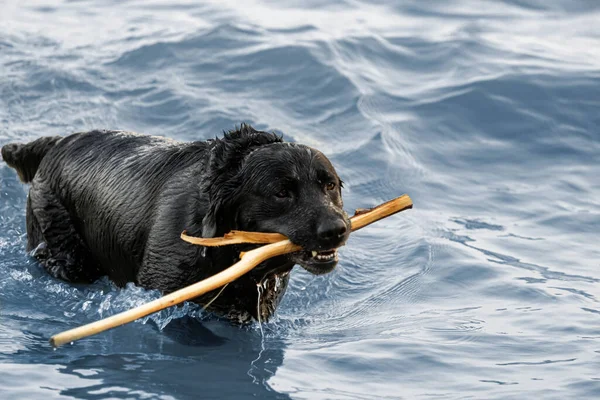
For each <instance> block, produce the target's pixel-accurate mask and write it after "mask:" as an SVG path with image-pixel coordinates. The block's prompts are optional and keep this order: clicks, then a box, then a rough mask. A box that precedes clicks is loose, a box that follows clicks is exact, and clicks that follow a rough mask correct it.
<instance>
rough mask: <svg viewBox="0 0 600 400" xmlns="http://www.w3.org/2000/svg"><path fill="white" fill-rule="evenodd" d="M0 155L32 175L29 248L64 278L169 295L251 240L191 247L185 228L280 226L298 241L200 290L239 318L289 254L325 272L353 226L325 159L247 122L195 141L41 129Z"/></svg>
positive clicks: (279, 275)
mask: <svg viewBox="0 0 600 400" xmlns="http://www.w3.org/2000/svg"><path fill="white" fill-rule="evenodd" d="M2 157H3V158H4V161H5V162H6V163H7V164H8V165H9V166H11V167H13V168H15V169H16V170H17V172H18V174H19V177H20V178H21V180H22V181H23V182H31V188H30V190H29V197H28V199H27V238H28V243H27V247H28V251H31V250H33V255H34V256H35V257H36V258H37V259H38V260H39V261H40V262H41V263H42V264H43V265H44V267H45V268H46V269H47V270H48V272H49V273H50V274H51V275H53V276H55V277H57V278H61V279H64V280H66V281H70V282H92V281H94V280H96V279H98V278H99V277H101V276H103V275H108V276H109V277H110V279H112V280H113V281H114V282H115V283H116V284H117V285H121V286H122V285H124V284H125V283H126V282H135V283H136V284H138V285H140V286H143V287H146V288H155V289H159V290H161V291H162V292H164V293H169V292H172V291H175V290H177V289H179V288H181V287H184V286H187V285H190V284H192V283H194V282H197V281H199V280H201V279H204V278H206V277H208V276H211V275H213V274H215V273H217V272H219V271H221V270H223V269H225V268H227V267H229V266H231V265H232V264H234V263H235V262H236V261H238V259H239V258H238V255H239V253H240V251H243V250H247V249H248V248H250V247H249V246H248V245H243V246H225V247H219V248H215V247H211V248H208V247H200V246H195V245H191V244H188V243H186V242H184V241H182V240H181V239H180V237H179V236H180V234H181V232H182V231H183V230H187V231H188V233H189V234H190V235H194V236H203V237H215V236H222V235H223V234H225V233H227V232H229V231H230V230H232V229H239V230H247V231H259V232H277V233H281V234H283V235H285V236H287V237H288V238H290V239H291V241H292V242H294V243H296V244H298V245H301V246H302V247H303V249H305V251H301V252H297V253H293V254H290V255H285V256H279V257H275V258H272V259H269V260H267V261H266V262H264V263H263V264H261V265H260V266H259V267H257V268H256V269H254V270H253V271H251V272H250V273H248V274H246V275H244V276H242V277H241V278H239V279H238V280H236V281H234V282H232V283H230V284H229V285H228V286H226V287H225V289H223V290H222V292H219V291H214V292H211V293H208V294H207V295H205V296H202V297H200V298H198V299H196V301H197V302H198V303H200V304H203V305H206V304H207V303H210V306H209V309H210V310H212V311H215V312H217V313H219V314H221V315H224V316H227V317H229V318H231V319H233V320H236V321H239V322H247V321H250V320H251V319H252V317H254V318H256V319H259V320H266V319H268V318H269V317H270V316H271V315H272V313H273V312H274V311H275V308H276V307H277V305H278V303H279V301H280V300H281V297H282V295H283V293H284V291H285V288H286V286H287V282H288V279H289V272H290V270H291V269H292V267H293V266H294V264H300V265H301V266H303V267H304V268H305V269H306V270H308V271H310V272H311V273H314V274H322V273H326V272H329V271H331V270H332V269H333V268H334V267H335V265H336V263H337V252H336V249H337V248H338V247H339V246H341V245H343V244H344V242H345V241H346V239H347V238H348V234H349V233H350V222H349V219H348V217H347V215H346V213H345V212H344V211H343V210H342V196H341V186H342V182H341V180H340V178H339V177H338V176H337V174H336V172H335V169H334V168H333V166H332V165H331V163H330V162H329V160H328V159H327V158H326V157H325V156H324V155H323V154H322V153H321V152H319V151H317V150H315V149H312V148H310V147H307V146H303V145H299V144H293V143H284V142H283V141H282V139H281V138H280V137H278V136H277V135H275V134H272V133H267V132H260V131H256V130H254V129H253V128H252V127H250V126H248V125H242V127H241V128H240V129H238V130H235V131H231V132H229V133H226V134H225V136H224V138H223V139H215V140H209V141H198V142H192V143H181V142H176V141H173V140H169V139H165V138H161V137H153V136H143V135H137V134H132V133H126V132H120V131H92V132H86V133H76V134H73V135H70V136H66V137H58V136H57V137H43V138H41V139H38V140H35V141H33V142H31V143H27V144H7V145H5V146H4V147H2ZM259 290H260V291H261V295H260V296H259V293H258V292H259ZM259 298H260V300H259Z"/></svg>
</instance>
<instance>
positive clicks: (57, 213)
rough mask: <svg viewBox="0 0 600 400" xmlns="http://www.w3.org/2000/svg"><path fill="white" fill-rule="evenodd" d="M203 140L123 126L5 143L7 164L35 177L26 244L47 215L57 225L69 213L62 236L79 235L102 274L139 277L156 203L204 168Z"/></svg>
mask: <svg viewBox="0 0 600 400" xmlns="http://www.w3.org/2000/svg"><path fill="white" fill-rule="evenodd" d="M206 146H207V144H206V142H198V143H180V142H176V141H173V140H170V139H165V138H161V137H156V136H146V135H138V134H133V133H128V132H122V131H92V132H85V133H76V134H73V135H70V136H66V137H63V138H61V137H44V138H41V139H38V140H35V141H33V142H30V143H27V144H8V145H6V146H4V147H3V148H2V156H3V158H4V160H5V162H6V163H7V164H8V165H9V166H11V167H13V168H15V169H16V170H17V172H18V173H19V176H20V178H21V180H22V181H23V182H29V183H31V189H30V196H29V197H30V204H29V205H28V210H27V214H28V220H30V221H31V223H29V222H28V237H29V239H30V240H29V243H28V248H29V250H32V249H35V248H36V247H37V246H38V245H39V244H40V243H38V242H41V240H40V239H39V238H40V237H41V236H42V235H40V234H39V232H37V231H44V230H45V227H44V222H45V221H44V219H46V218H47V219H48V220H51V221H52V226H53V227H55V226H57V224H56V221H60V220H64V219H68V220H69V224H68V226H67V225H66V224H65V226H66V228H65V229H63V230H62V231H59V232H57V233H56V235H55V236H56V237H57V241H58V237H61V240H69V238H70V237H71V236H74V235H76V236H78V240H80V241H81V242H82V243H85V248H86V251H89V252H90V254H91V257H89V258H90V259H93V260H95V261H96V264H98V268H99V269H100V273H101V274H108V275H109V276H111V278H112V279H113V280H115V281H116V282H117V283H123V284H124V283H125V282H128V281H135V278H136V273H137V268H135V267H139V265H140V264H141V263H142V259H143V257H144V250H145V243H146V240H147V237H148V232H147V231H148V229H150V228H151V226H152V221H153V219H154V216H155V214H156V212H157V208H159V207H160V206H161V203H162V202H164V201H165V196H176V195H177V193H169V191H168V190H165V187H166V186H168V185H169V182H170V181H171V180H172V179H173V178H174V177H178V178H181V172H182V171H183V170H188V169H189V168H190V167H192V168H202V165H203V159H204V155H205V154H204V149H205V148H206ZM187 173H188V174H190V172H189V171H188V172H187ZM34 214H35V215H34ZM48 224H50V221H49V222H48ZM65 230H66V231H68V232H63V231H65ZM182 230H183V229H182ZM48 236H49V234H48V233H46V234H45V235H44V237H45V239H48ZM63 236H64V237H63ZM53 247H55V248H56V246H53ZM132 267H133V268H132Z"/></svg>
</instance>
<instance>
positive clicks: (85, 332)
mask: <svg viewBox="0 0 600 400" xmlns="http://www.w3.org/2000/svg"><path fill="white" fill-rule="evenodd" d="M409 208H412V200H411V199H410V197H409V196H408V195H406V194H405V195H402V196H400V197H398V198H396V199H394V200H390V201H388V202H386V203H383V204H381V205H379V206H377V207H374V208H372V209H370V210H368V211H364V210H361V212H360V213H357V214H356V215H355V216H353V217H352V218H351V219H350V221H351V223H352V231H355V230H357V229H360V228H363V227H365V226H367V225H369V224H371V223H373V222H375V221H378V220H380V219H382V218H385V217H389V216H390V215H393V214H396V213H398V212H400V211H404V210H406V209H409ZM181 237H182V239H183V240H185V241H187V242H190V243H193V244H199V245H202V246H222V245H227V244H235V243H269V244H266V245H265V246H261V247H259V248H257V249H254V250H250V251H248V252H245V253H243V254H242V256H241V259H240V261H238V262H237V263H235V264H234V265H232V266H231V267H229V268H227V269H225V270H223V271H221V272H219V273H218V274H216V275H213V276H211V277H210V278H207V279H204V280H202V281H200V282H197V283H194V284H193V285H190V286H187V287H184V288H182V289H179V290H177V291H175V292H173V293H170V294H168V295H166V296H163V297H161V298H159V299H156V300H153V301H151V302H149V303H146V304H144V305H142V306H139V307H136V308H132V309H131V310H128V311H124V312H122V313H119V314H116V315H113V316H111V317H108V318H104V319H101V320H99V321H96V322H92V323H90V324H87V325H83V326H80V327H78V328H74V329H70V330H68V331H65V332H62V333H59V334H56V335H54V336H52V337H51V338H50V344H52V346H54V347H58V346H61V345H63V344H65V343H70V342H73V341H75V340H79V339H82V338H84V337H88V336H92V335H95V334H97V333H100V332H104V331H106V330H108V329H112V328H115V327H117V326H120V325H123V324H126V323H128V322H132V321H135V320H136V319H139V318H143V317H145V316H147V315H150V314H152V313H155V312H158V311H160V310H163V309H165V308H168V307H171V306H174V305H177V304H180V303H183V302H184V301H186V300H191V299H193V298H195V297H198V296H200V295H203V294H205V293H208V292H210V291H211V290H215V289H218V288H220V287H222V286H224V285H226V284H227V283H229V282H232V281H234V280H236V279H237V278H239V277H240V276H242V275H244V274H245V273H247V272H249V271H250V270H252V269H253V268H254V267H256V266H257V265H258V264H260V263H261V262H263V261H265V260H267V259H269V258H271V257H275V256H279V255H282V254H286V253H293V252H294V251H298V250H301V249H302V248H301V247H300V246H298V245H295V244H293V243H292V242H290V241H289V240H288V239H286V238H285V236H283V235H280V234H278V233H275V234H268V233H267V234H265V233H260V232H242V231H233V232H231V233H230V234H228V235H225V237H223V238H210V239H206V238H196V237H191V236H187V235H186V234H185V232H184V233H182V234H181Z"/></svg>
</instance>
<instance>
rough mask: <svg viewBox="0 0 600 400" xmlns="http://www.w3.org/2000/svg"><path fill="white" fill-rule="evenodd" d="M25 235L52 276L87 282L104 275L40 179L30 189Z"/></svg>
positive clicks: (63, 209) (65, 214)
mask: <svg viewBox="0 0 600 400" xmlns="http://www.w3.org/2000/svg"><path fill="white" fill-rule="evenodd" d="M27 236H28V248H29V249H30V250H32V249H33V248H35V247H36V246H37V248H36V251H35V253H34V255H33V256H34V257H35V258H37V259H38V261H39V262H40V263H41V264H42V265H43V266H44V267H45V268H46V270H47V271H48V273H49V274H50V275H52V276H54V277H55V278H60V279H63V280H65V281H69V282H86V283H87V282H93V281H95V280H96V279H98V278H99V277H100V276H102V275H103V274H102V273H101V272H100V270H99V268H98V266H97V264H96V263H95V262H94V261H93V259H92V256H91V254H90V252H89V250H88V249H87V247H86V246H85V244H84V242H83V240H82V239H81V237H80V236H79V234H78V233H77V231H76V230H75V227H74V226H73V224H72V222H71V218H70V216H69V213H68V212H67V210H66V209H65V207H64V206H63V205H62V204H61V203H60V201H59V200H58V198H57V197H56V195H54V193H53V192H52V191H51V190H49V189H48V188H47V187H46V185H44V183H43V182H40V181H39V180H35V181H34V183H33V185H32V188H31V190H30V191H29V199H28V207H27ZM43 243H45V246H44V244H43Z"/></svg>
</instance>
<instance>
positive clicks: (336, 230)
mask: <svg viewBox="0 0 600 400" xmlns="http://www.w3.org/2000/svg"><path fill="white" fill-rule="evenodd" d="M347 230H348V227H347V226H346V223H345V222H344V220H343V219H341V218H338V219H334V220H328V221H321V223H320V224H319V226H318V227H317V236H318V237H319V239H322V240H336V239H340V238H341V237H342V236H344V235H345V234H346V231H347Z"/></svg>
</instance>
